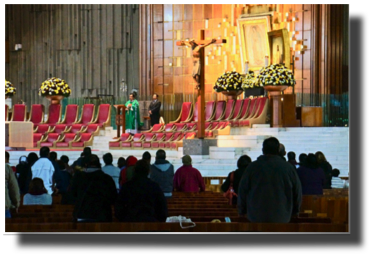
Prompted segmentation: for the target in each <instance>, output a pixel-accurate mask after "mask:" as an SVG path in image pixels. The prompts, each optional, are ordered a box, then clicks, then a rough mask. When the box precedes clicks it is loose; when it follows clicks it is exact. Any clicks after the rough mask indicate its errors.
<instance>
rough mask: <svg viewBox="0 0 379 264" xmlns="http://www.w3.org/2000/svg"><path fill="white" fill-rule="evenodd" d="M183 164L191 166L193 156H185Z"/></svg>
mask: <svg viewBox="0 0 379 264" xmlns="http://www.w3.org/2000/svg"><path fill="white" fill-rule="evenodd" d="M182 162H183V165H191V164H192V159H191V156H190V155H185V156H183V157H182Z"/></svg>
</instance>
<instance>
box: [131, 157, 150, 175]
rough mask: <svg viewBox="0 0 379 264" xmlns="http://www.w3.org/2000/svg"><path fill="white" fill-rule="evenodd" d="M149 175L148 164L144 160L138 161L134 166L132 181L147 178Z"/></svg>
mask: <svg viewBox="0 0 379 264" xmlns="http://www.w3.org/2000/svg"><path fill="white" fill-rule="evenodd" d="M149 173H150V164H149V163H147V162H146V160H139V161H137V162H136V165H135V166H134V173H133V179H142V178H147V176H148V175H149Z"/></svg>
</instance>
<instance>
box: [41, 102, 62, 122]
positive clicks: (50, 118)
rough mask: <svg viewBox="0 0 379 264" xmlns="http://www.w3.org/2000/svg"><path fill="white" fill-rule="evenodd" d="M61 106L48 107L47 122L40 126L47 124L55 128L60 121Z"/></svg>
mask: <svg viewBox="0 0 379 264" xmlns="http://www.w3.org/2000/svg"><path fill="white" fill-rule="evenodd" d="M61 116H62V106H61V105H60V104H51V105H49V113H48V114H47V120H46V121H45V122H42V123H41V124H48V125H50V126H55V125H56V124H57V123H59V121H60V120H61Z"/></svg>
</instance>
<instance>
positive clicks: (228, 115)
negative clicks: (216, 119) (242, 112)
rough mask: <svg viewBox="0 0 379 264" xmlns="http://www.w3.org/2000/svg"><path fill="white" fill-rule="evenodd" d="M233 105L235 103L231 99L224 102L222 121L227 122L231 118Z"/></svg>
mask: <svg viewBox="0 0 379 264" xmlns="http://www.w3.org/2000/svg"><path fill="white" fill-rule="evenodd" d="M235 103H236V100H232V99H230V100H228V101H227V102H226V107H225V115H224V118H223V119H222V121H229V120H231V119H232V118H233V113H234V106H235ZM220 121H221V120H220Z"/></svg>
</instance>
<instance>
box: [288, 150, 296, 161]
mask: <svg viewBox="0 0 379 264" xmlns="http://www.w3.org/2000/svg"><path fill="white" fill-rule="evenodd" d="M287 158H288V161H290V160H296V154H295V152H293V151H290V152H288V153H287Z"/></svg>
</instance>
